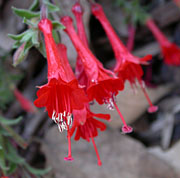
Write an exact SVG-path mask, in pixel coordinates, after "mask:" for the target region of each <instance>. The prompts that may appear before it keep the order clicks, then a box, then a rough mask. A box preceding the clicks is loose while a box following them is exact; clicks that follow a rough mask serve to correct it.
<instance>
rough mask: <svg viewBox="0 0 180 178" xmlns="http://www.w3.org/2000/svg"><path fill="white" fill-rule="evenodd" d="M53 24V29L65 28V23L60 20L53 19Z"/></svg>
mask: <svg viewBox="0 0 180 178" xmlns="http://www.w3.org/2000/svg"><path fill="white" fill-rule="evenodd" d="M52 25H53V29H54V30H56V29H57V30H58V29H61V30H63V29H65V26H64V25H62V24H61V23H60V22H58V21H52Z"/></svg>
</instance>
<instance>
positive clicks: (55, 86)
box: [34, 19, 88, 160]
mask: <svg viewBox="0 0 180 178" xmlns="http://www.w3.org/2000/svg"><path fill="white" fill-rule="evenodd" d="M38 27H39V29H40V30H41V31H42V32H43V34H44V39H45V46H46V54H47V61H48V83H47V84H45V85H43V86H41V87H39V90H38V91H37V97H38V98H37V99H36V100H35V101H34V104H35V105H36V106H37V107H45V108H46V110H47V112H48V115H49V117H50V118H52V120H54V121H55V122H56V123H57V125H58V128H59V130H60V131H63V130H64V129H65V130H67V132H68V134H67V137H68V143H69V153H68V157H66V158H65V160H73V158H72V156H71V140H70V139H71V137H70V134H69V130H70V126H71V124H72V111H73V109H82V108H84V103H87V101H88V100H87V98H86V95H85V93H84V90H83V89H82V88H79V85H78V81H77V80H76V78H75V76H74V74H73V71H72V69H71V68H70V66H69V67H68V64H67V63H68V61H67V56H66V50H61V51H59V50H58V46H57V45H56V43H55V41H54V39H53V36H52V23H51V21H50V20H48V19H42V20H41V21H40V22H39V24H38ZM62 49H65V48H62Z"/></svg>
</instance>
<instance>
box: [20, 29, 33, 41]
mask: <svg viewBox="0 0 180 178" xmlns="http://www.w3.org/2000/svg"><path fill="white" fill-rule="evenodd" d="M33 34H34V31H33V30H32V29H29V30H28V33H26V34H25V35H24V36H23V37H22V39H21V40H20V42H21V43H24V42H25V43H26V42H27V41H29V40H30V39H31V38H32V36H33Z"/></svg>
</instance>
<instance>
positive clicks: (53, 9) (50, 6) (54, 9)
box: [44, 1, 60, 12]
mask: <svg viewBox="0 0 180 178" xmlns="http://www.w3.org/2000/svg"><path fill="white" fill-rule="evenodd" d="M44 4H45V5H46V6H47V8H48V11H49V12H58V11H60V9H59V7H58V6H56V5H54V4H52V3H50V2H48V1H44Z"/></svg>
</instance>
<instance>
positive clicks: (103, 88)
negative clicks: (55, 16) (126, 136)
mask: <svg viewBox="0 0 180 178" xmlns="http://www.w3.org/2000/svg"><path fill="white" fill-rule="evenodd" d="M72 12H73V13H74V15H75V17H76V24H77V29H78V35H79V38H80V39H81V41H82V43H84V45H85V47H87V48H88V42H87V37H86V33H85V29H84V25H83V21H82V15H83V9H82V7H81V5H80V3H76V4H75V5H74V6H73V8H72ZM66 23H67V22H66ZM69 23H71V26H72V22H68V23H67V25H68V26H69ZM71 26H70V27H69V29H71V28H73V27H71ZM73 31H74V30H73ZM68 33H69V34H71V30H70V31H69V32H68ZM70 38H71V37H70ZM77 40H78V41H79V39H77ZM74 44H75V45H76V41H74ZM81 46H82V44H81V45H79V46H77V51H78V52H79V51H80V50H79V49H80V47H81ZM86 51H88V50H87V49H86ZM83 52H84V51H82V53H83ZM86 53H88V52H84V53H83V54H82V56H83V55H86ZM90 54H91V53H90ZM87 56H89V55H87ZM92 56H93V55H92ZM89 58H90V60H91V56H90V57H89ZM89 58H88V59H89ZM78 61H83V58H82V59H81V56H80V55H79V57H78V59H77V66H76V70H77V71H79V69H83V70H82V71H84V73H81V74H83V75H85V77H86V78H88V76H87V75H86V70H85V69H84V66H83V62H80V63H78ZM92 62H96V63H95V65H98V70H99V71H100V72H101V73H99V74H101V75H102V76H103V75H104V76H106V75H107V74H110V75H112V76H114V73H113V72H111V71H109V70H106V69H104V68H103V65H102V64H101V63H100V62H99V61H98V60H97V59H96V58H95V57H94V56H93V61H92ZM79 66H80V67H79ZM91 70H93V69H91ZM79 73H80V72H79ZM83 75H79V76H80V77H78V79H80V80H81V79H82V76H83ZM99 77H100V75H99ZM111 80H112V79H110V80H109V81H107V80H104V81H103V82H101V85H99V82H97V81H96V82H95V84H94V86H93V87H91V83H90V87H89V88H88V90H87V93H88V95H89V98H90V100H93V98H95V99H96V100H97V101H98V102H99V103H100V104H103V103H106V104H108V108H109V109H113V106H114V103H113V102H114V96H115V95H116V94H117V93H118V92H117V91H112V89H111V88H108V87H109V86H111V84H110V82H111ZM81 81H82V82H83V80H81ZM91 81H95V80H94V79H92V80H91ZM120 82H122V81H120ZM83 84H84V85H86V83H85V82H84V83H83ZM103 84H104V85H103ZM118 84H119V82H117V83H115V82H112V86H113V85H114V86H115V85H118ZM96 92H97V93H96ZM102 92H103V93H102ZM95 94H96V95H95ZM107 94H109V95H108V96H106V95H107ZM101 95H102V96H101ZM116 106H117V105H116ZM118 111H119V109H118ZM119 112H120V111H119ZM121 116H122V114H121ZM121 119H122V121H123V123H124V126H123V131H125V133H129V132H131V131H132V128H131V127H129V126H127V124H126V123H125V120H124V118H123V117H122V118H121Z"/></svg>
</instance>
